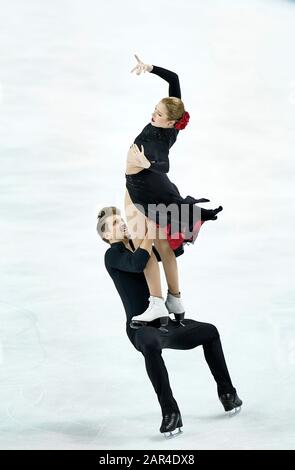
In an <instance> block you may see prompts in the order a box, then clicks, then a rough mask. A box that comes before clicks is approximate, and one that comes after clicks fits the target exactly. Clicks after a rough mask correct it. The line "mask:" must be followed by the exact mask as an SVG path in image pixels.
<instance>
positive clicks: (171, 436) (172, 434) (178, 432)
mask: <svg viewBox="0 0 295 470" xmlns="http://www.w3.org/2000/svg"><path fill="white" fill-rule="evenodd" d="M175 431H176V430H175ZM180 434H183V431H182V430H181V429H180V428H178V430H177V431H176V432H174V431H171V432H169V433H168V432H164V436H165V439H173V438H174V437H177V436H179V435H180Z"/></svg>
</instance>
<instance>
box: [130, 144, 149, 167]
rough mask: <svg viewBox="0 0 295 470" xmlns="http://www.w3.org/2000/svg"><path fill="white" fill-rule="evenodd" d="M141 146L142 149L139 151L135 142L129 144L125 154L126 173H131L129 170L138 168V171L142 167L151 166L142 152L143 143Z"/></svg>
mask: <svg viewBox="0 0 295 470" xmlns="http://www.w3.org/2000/svg"><path fill="white" fill-rule="evenodd" d="M141 148H142V150H141V151H140V150H139V148H138V146H137V145H136V144H132V145H131V147H130V149H129V151H128V155H127V171H126V173H127V174H132V173H130V172H133V170H135V169H137V170H138V169H139V170H138V171H141V170H142V169H143V168H149V167H150V166H151V163H150V161H149V160H148V159H147V158H146V156H145V154H144V147H143V145H142V146H141ZM138 171H137V172H138ZM128 172H129V173H128Z"/></svg>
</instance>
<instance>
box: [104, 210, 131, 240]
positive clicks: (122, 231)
mask: <svg viewBox="0 0 295 470" xmlns="http://www.w3.org/2000/svg"><path fill="white" fill-rule="evenodd" d="M105 223H106V230H105V232H104V238H107V239H108V240H110V241H112V242H114V241H118V242H119V241H123V240H124V239H126V238H129V233H128V227H127V225H126V224H125V222H124V220H123V219H122V217H121V216H120V215H110V216H109V217H107V218H106V222H105Z"/></svg>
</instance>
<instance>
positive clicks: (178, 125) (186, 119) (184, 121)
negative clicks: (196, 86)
mask: <svg viewBox="0 0 295 470" xmlns="http://www.w3.org/2000/svg"><path fill="white" fill-rule="evenodd" d="M189 118H190V115H189V113H188V112H187V111H185V112H184V113H183V115H182V117H181V118H180V119H179V120H178V121H177V122H176V123H175V124H174V127H175V128H176V129H178V130H181V129H184V128H185V127H186V125H187V123H188V122H189Z"/></svg>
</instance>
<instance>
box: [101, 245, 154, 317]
mask: <svg viewBox="0 0 295 470" xmlns="http://www.w3.org/2000/svg"><path fill="white" fill-rule="evenodd" d="M129 242H130V245H131V247H132V249H134V245H133V243H132V240H130V241H129ZM149 258H150V255H149V253H148V251H147V250H144V249H143V248H137V250H135V251H134V252H133V253H132V252H131V251H130V250H129V249H128V248H126V246H125V244H124V243H123V242H116V243H112V244H111V247H110V248H109V249H108V250H107V251H106V253H105V258H104V260H105V267H106V269H107V271H108V273H109V275H110V276H111V278H112V279H113V281H114V284H115V286H116V289H117V291H118V293H119V295H120V297H121V299H122V302H123V305H124V308H125V312H126V317H127V325H129V323H130V321H131V318H132V317H133V316H134V315H140V314H141V313H143V312H144V311H145V310H146V309H147V308H148V306H149V300H148V299H149V295H150V294H149V288H148V285H147V282H146V279H145V275H144V273H143V270H144V268H145V266H146V264H147V262H148V260H149Z"/></svg>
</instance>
